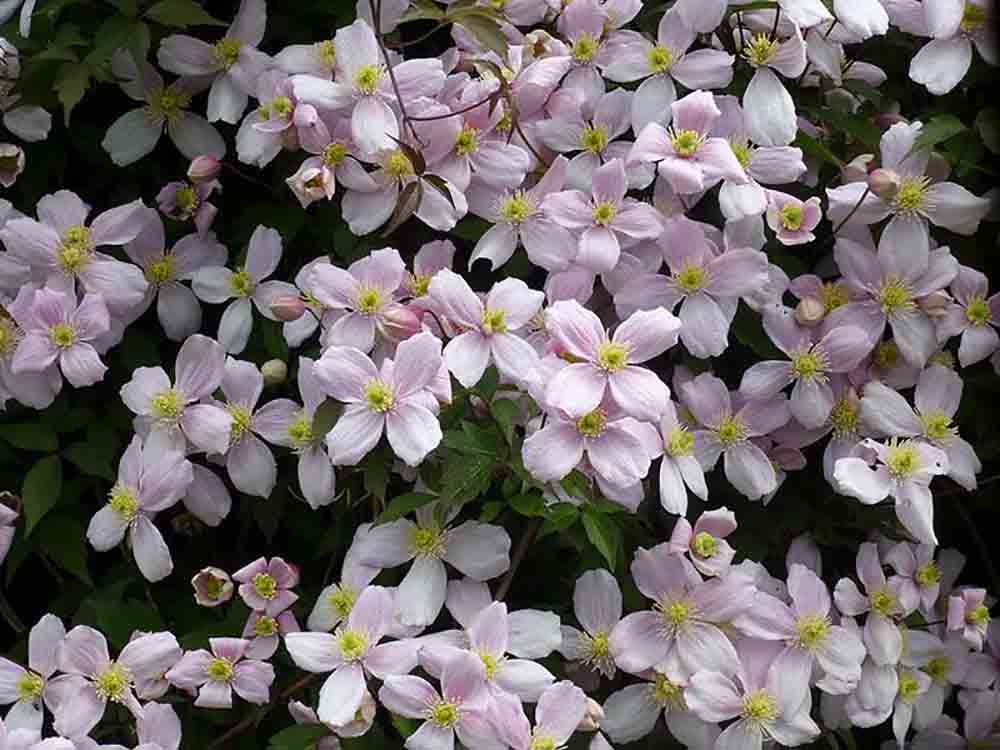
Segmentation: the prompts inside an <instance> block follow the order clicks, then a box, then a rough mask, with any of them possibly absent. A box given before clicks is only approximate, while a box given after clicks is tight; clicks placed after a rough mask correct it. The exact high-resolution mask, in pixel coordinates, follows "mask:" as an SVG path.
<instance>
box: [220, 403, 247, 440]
mask: <svg viewBox="0 0 1000 750" xmlns="http://www.w3.org/2000/svg"><path fill="white" fill-rule="evenodd" d="M226 411H227V412H228V413H229V416H230V417H232V426H231V427H230V428H229V442H230V443H238V442H239V441H240V439H241V438H242V437H243V436H244V435H246V434H247V433H248V432H250V430H251V429H252V428H253V414H251V413H250V410H249V409H247V408H246V407H244V406H238V405H237V404H228V405H227V406H226Z"/></svg>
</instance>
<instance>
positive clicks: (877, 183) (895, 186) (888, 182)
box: [868, 168, 900, 201]
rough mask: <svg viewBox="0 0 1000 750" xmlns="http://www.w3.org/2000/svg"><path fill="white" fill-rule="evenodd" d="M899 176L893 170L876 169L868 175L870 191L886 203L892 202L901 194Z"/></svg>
mask: <svg viewBox="0 0 1000 750" xmlns="http://www.w3.org/2000/svg"><path fill="white" fill-rule="evenodd" d="M899 182H900V180H899V175H898V174H896V173H895V172H893V171H892V170H891V169H883V168H879V169H875V170H872V173H871V174H870V175H868V189H869V190H871V191H872V192H873V193H875V195H877V196H878V197H879V198H881V199H882V200H884V201H891V200H892V199H893V198H894V197H895V196H896V193H898V192H899Z"/></svg>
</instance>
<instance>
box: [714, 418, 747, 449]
mask: <svg viewBox="0 0 1000 750" xmlns="http://www.w3.org/2000/svg"><path fill="white" fill-rule="evenodd" d="M715 434H716V436H717V437H718V439H719V442H720V443H722V445H723V446H725V447H727V448H728V447H730V446H733V445H736V444H737V443H742V442H743V441H744V440H746V439H747V428H746V425H744V424H743V422H742V421H741V420H740V418H739V417H737V416H735V415H732V414H729V415H726V416H725V417H723V418H722V421H721V422H719V425H718V427H716V428H715Z"/></svg>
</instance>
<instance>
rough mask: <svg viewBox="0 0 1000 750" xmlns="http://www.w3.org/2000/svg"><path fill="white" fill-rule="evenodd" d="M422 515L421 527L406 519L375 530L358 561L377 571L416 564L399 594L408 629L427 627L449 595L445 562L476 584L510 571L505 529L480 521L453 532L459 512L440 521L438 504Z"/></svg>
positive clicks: (399, 608) (401, 614)
mask: <svg viewBox="0 0 1000 750" xmlns="http://www.w3.org/2000/svg"><path fill="white" fill-rule="evenodd" d="M416 516H417V522H416V523H414V522H413V521H410V520H408V519H405V518H401V519H399V520H398V521H392V522H390V523H385V524H381V525H379V526H375V527H374V528H372V529H371V530H370V531H369V532H368V534H367V535H365V537H364V538H363V539H362V540H361V541H360V542H359V544H358V547H359V549H358V552H357V555H358V557H357V560H358V562H359V563H361V564H362V565H366V566H369V567H375V568H395V567H398V566H400V565H404V564H406V563H407V562H409V561H411V560H412V561H413V564H412V565H411V566H410V569H409V571H407V573H406V575H405V576H404V578H403V580H402V582H401V583H400V584H399V588H398V589H397V592H396V611H397V617H398V619H399V620H400V622H402V623H403V624H404V625H413V626H422V627H426V626H427V625H430V624H431V623H432V622H434V620H436V619H437V616H438V614H439V613H440V612H441V607H443V606H444V602H445V598H446V596H447V582H448V574H447V569H446V568H445V566H444V563H448V564H449V565H451V566H452V567H454V568H456V569H457V570H458V571H459V572H460V573H462V574H463V575H466V576H469V577H470V578H472V579H474V580H476V581H488V580H490V579H491V578H496V577H497V576H499V575H501V574H502V573H504V572H505V571H506V570H507V569H508V568H509V567H510V536H509V535H508V534H507V532H506V530H504V529H503V528H502V527H500V526H493V525H491V524H483V523H477V522H475V521H466V522H465V523H462V524H460V525H458V526H455V527H452V526H451V525H450V523H451V521H452V520H453V518H454V513H451V514H450V516H449V517H447V518H445V519H443V520H439V519H438V518H437V517H435V504H434V503H431V504H429V505H424V506H422V507H420V508H418V509H417V512H416Z"/></svg>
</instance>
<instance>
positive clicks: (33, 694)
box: [17, 672, 45, 701]
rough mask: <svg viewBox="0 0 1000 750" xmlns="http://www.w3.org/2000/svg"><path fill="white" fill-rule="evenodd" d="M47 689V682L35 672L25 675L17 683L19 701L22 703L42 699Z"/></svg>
mask: <svg viewBox="0 0 1000 750" xmlns="http://www.w3.org/2000/svg"><path fill="white" fill-rule="evenodd" d="M44 689H45V680H43V679H42V678H41V676H40V675H37V674H35V673H34V672H27V673H25V674H24V675H23V676H22V677H21V679H19V680H18V681H17V699H18V700H22V701H34V700H37V699H39V698H41V697H42V691H43V690H44Z"/></svg>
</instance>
